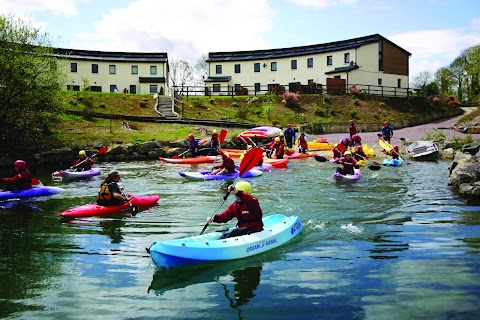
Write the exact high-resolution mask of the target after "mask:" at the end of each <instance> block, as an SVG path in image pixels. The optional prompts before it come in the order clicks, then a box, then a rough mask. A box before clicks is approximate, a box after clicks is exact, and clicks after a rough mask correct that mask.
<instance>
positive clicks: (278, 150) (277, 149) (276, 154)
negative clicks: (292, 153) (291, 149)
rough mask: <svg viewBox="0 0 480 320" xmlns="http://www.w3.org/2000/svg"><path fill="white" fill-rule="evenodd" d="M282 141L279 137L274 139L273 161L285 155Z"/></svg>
mask: <svg viewBox="0 0 480 320" xmlns="http://www.w3.org/2000/svg"><path fill="white" fill-rule="evenodd" d="M282 140H283V139H280V138H279V137H276V138H275V143H274V144H273V146H272V152H271V155H272V158H274V159H283V155H284V154H285V145H284V144H283V141H282Z"/></svg>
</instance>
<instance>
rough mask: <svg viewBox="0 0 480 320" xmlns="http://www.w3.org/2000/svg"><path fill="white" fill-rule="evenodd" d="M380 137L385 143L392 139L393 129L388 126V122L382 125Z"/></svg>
mask: <svg viewBox="0 0 480 320" xmlns="http://www.w3.org/2000/svg"><path fill="white" fill-rule="evenodd" d="M382 136H383V140H385V141H387V142H388V143H390V139H391V138H392V137H393V129H392V127H391V126H390V125H389V124H388V121H385V122H384V123H383V127H382Z"/></svg>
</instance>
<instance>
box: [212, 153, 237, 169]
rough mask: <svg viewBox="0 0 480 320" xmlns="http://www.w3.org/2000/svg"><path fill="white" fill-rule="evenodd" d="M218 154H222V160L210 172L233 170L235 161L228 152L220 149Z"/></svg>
mask: <svg viewBox="0 0 480 320" xmlns="http://www.w3.org/2000/svg"><path fill="white" fill-rule="evenodd" d="M220 155H221V156H222V159H223V162H222V164H221V165H220V166H218V167H217V168H216V169H215V170H213V171H212V172H210V174H217V175H218V174H230V173H233V172H235V162H234V161H233V160H232V159H231V158H230V154H229V153H228V152H223V151H220Z"/></svg>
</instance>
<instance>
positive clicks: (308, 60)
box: [307, 58, 313, 68]
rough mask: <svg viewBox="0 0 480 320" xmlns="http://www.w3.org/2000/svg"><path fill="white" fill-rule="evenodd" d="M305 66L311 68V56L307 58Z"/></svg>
mask: <svg viewBox="0 0 480 320" xmlns="http://www.w3.org/2000/svg"><path fill="white" fill-rule="evenodd" d="M307 68H313V58H308V59H307Z"/></svg>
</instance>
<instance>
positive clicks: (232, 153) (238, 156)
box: [222, 149, 247, 158]
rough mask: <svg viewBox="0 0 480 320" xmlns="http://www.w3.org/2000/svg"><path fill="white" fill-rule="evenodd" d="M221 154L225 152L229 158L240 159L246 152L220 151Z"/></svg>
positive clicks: (234, 150) (237, 150)
mask: <svg viewBox="0 0 480 320" xmlns="http://www.w3.org/2000/svg"><path fill="white" fill-rule="evenodd" d="M222 151H223V152H227V153H228V154H229V155H230V158H240V157H241V156H243V155H244V154H245V152H246V151H247V150H242V149H222Z"/></svg>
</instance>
